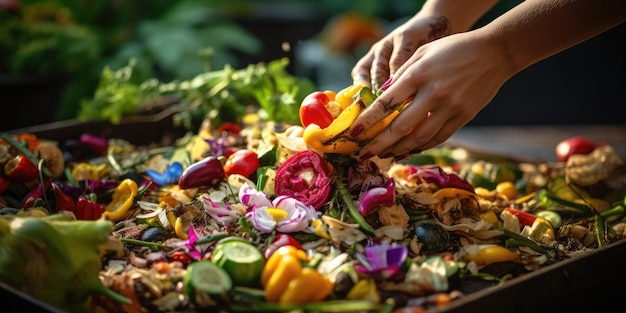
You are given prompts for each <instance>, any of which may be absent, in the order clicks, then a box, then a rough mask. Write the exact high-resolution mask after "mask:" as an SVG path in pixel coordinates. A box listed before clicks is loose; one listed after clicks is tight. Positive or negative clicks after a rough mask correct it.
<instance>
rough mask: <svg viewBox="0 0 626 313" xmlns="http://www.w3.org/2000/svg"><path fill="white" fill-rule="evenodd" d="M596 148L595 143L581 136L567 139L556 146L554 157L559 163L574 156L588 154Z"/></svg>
mask: <svg viewBox="0 0 626 313" xmlns="http://www.w3.org/2000/svg"><path fill="white" fill-rule="evenodd" d="M595 148H596V144H595V142H593V141H591V140H590V139H588V138H586V137H583V136H574V137H570V138H567V139H565V140H563V141H561V142H559V143H558V144H557V145H556V157H557V159H558V160H559V161H561V162H567V159H569V157H570V156H571V155H574V154H589V153H591V152H592V151H593V150H594V149H595Z"/></svg>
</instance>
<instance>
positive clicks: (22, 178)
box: [4, 154, 39, 182]
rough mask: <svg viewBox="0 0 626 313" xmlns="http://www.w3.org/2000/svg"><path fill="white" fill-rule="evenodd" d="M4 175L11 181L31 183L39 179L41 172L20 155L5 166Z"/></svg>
mask: <svg viewBox="0 0 626 313" xmlns="http://www.w3.org/2000/svg"><path fill="white" fill-rule="evenodd" d="M4 174H5V175H6V177H7V178H9V179H10V180H14V181H17V182H29V181H33V180H35V179H37V176H39V170H37V166H36V165H35V164H33V162H31V161H30V160H29V159H28V158H27V157H25V156H23V155H21V154H18V155H16V156H15V157H13V158H11V159H9V161H7V163H5V164H4Z"/></svg>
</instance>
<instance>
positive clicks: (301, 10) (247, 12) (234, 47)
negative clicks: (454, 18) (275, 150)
mask: <svg viewBox="0 0 626 313" xmlns="http://www.w3.org/2000/svg"><path fill="white" fill-rule="evenodd" d="M422 2H423V1H419V0H418V1H415V0H389V1H379V0H355V1H353V0H317V1H316V0H181V1H171V0H145V1H144V0H142V1H134V0H114V1H111V0H90V1H84V0H5V1H2V4H3V5H7V4H8V5H14V6H15V7H16V8H31V7H33V8H34V7H39V8H44V7H47V8H48V9H46V10H43V9H40V12H39V13H38V14H34V15H32V16H40V17H41V16H54V18H55V19H54V21H56V22H59V21H63V19H65V21H66V22H67V23H66V24H67V25H69V24H71V25H73V28H72V29H71V30H68V29H67V28H65V27H66V24H63V23H58V24H57V25H56V26H54V27H53V26H45V27H33V35H32V36H35V35H34V34H35V33H37V34H38V35H37V36H39V37H38V38H40V39H43V38H47V40H41V41H38V42H37V43H35V41H34V40H29V41H30V44H29V47H27V48H26V47H25V48H22V49H21V50H18V49H10V48H8V47H9V45H11V44H12V42H13V40H15V39H16V38H18V37H17V36H15V35H14V33H15V30H14V29H13V30H11V29H12V28H13V27H14V26H12V25H11V23H4V22H5V18H8V17H10V16H11V14H14V10H12V9H6V8H2V7H1V6H0V18H2V20H0V22H2V25H0V51H2V52H0V53H3V54H0V57H2V62H5V60H9V59H10V58H9V57H8V56H11V57H17V54H15V55H14V54H13V52H14V51H21V53H20V55H21V57H20V58H18V59H15V60H13V61H10V62H11V63H12V65H10V66H9V65H5V64H6V63H5V64H2V66H3V67H4V68H2V70H1V71H0V72H4V71H6V69H8V68H14V69H15V70H17V69H18V68H22V69H25V68H29V69H30V71H35V70H34V68H36V67H37V66H39V69H38V70H36V71H42V72H44V71H48V70H49V71H53V70H54V71H56V70H61V69H64V70H66V71H69V72H72V75H71V76H70V77H69V79H70V81H69V84H68V85H67V86H66V88H65V89H64V94H63V97H62V100H61V104H60V105H59V108H58V109H57V112H56V113H55V120H63V119H70V118H75V117H76V115H77V113H78V111H79V106H80V103H81V101H82V100H83V99H88V98H91V97H93V95H94V92H95V90H96V88H97V85H98V81H99V79H100V74H101V73H102V71H103V70H104V68H106V67H109V68H111V69H117V68H121V67H124V66H125V65H126V64H127V63H128V60H130V59H131V58H134V59H135V60H136V61H135V62H136V63H135V67H134V72H135V74H134V75H133V79H136V80H137V81H135V83H138V82H141V81H143V80H145V79H148V78H151V77H153V78H157V79H159V80H161V81H164V82H167V81H173V80H184V79H190V78H192V77H194V76H195V75H198V74H200V73H203V72H206V71H211V70H212V69H220V68H223V67H224V66H225V65H231V66H233V67H235V68H240V67H243V66H245V65H246V64H240V63H239V62H241V60H245V58H244V59H239V58H241V56H242V55H244V56H245V55H254V54H257V53H258V52H259V50H260V49H262V48H263V44H264V43H263V42H261V41H260V40H259V39H258V38H255V37H254V36H252V35H250V32H249V31H250V29H243V28H242V27H241V26H240V25H239V24H238V23H237V22H238V21H240V20H254V19H257V18H264V17H265V18H267V17H270V18H271V20H275V19H278V20H281V19H290V20H291V21H298V20H302V19H319V20H328V19H330V18H332V17H333V16H335V15H337V14H340V13H342V12H346V11H352V12H358V13H360V14H363V15H365V16H377V17H381V18H385V19H393V18H396V17H399V16H406V15H410V14H412V13H414V12H415V11H416V10H417V9H418V8H419V7H420V6H421V3H422ZM49 8H57V10H56V12H57V14H54V15H51V13H50V12H52V11H54V10H52V9H49ZM48 22H51V19H50V18H48ZM61 25H63V27H62V26H61ZM255 30H256V29H255ZM256 31H258V30H256ZM31 38H34V37H31ZM51 38H55V39H51ZM303 39H306V38H303ZM51 47H55V48H56V49H57V50H61V52H62V53H61V54H58V55H51V54H49V53H43V51H44V50H45V48H51ZM60 47H62V49H59V48H60ZM7 51H9V52H7ZM69 55H72V57H68V56H69ZM31 57H33V58H38V61H37V62H39V63H40V64H39V65H37V66H36V65H35V63H37V62H34V61H32V60H34V59H30V58H31ZM27 59H28V60H30V61H27ZM265 61H270V60H265ZM291 61H292V64H293V63H294V60H291ZM7 62H8V61H7Z"/></svg>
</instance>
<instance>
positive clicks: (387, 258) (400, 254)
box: [354, 242, 409, 279]
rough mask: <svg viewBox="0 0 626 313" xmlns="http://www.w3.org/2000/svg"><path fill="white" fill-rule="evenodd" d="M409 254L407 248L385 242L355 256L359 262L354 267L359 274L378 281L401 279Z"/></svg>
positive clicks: (367, 248) (369, 247)
mask: <svg viewBox="0 0 626 313" xmlns="http://www.w3.org/2000/svg"><path fill="white" fill-rule="evenodd" d="M408 253H409V250H408V248H407V247H406V246H403V245H400V244H396V245H390V244H389V243H388V242H383V243H381V244H377V245H373V246H368V247H365V253H361V252H357V253H356V254H355V256H356V259H357V260H358V261H359V262H358V264H356V265H355V266H354V267H355V268H356V270H357V271H358V272H359V273H361V274H363V275H365V276H369V277H372V278H376V279H396V278H400V277H401V276H402V275H401V274H402V272H401V269H402V265H403V264H404V261H406V259H407V257H408Z"/></svg>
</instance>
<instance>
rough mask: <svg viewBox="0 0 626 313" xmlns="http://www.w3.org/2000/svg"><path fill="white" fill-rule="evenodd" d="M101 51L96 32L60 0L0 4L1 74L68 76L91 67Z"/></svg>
mask: <svg viewBox="0 0 626 313" xmlns="http://www.w3.org/2000/svg"><path fill="white" fill-rule="evenodd" d="M99 53H100V51H99V43H98V39H97V37H96V35H95V34H94V33H93V32H92V31H91V30H90V29H89V28H88V27H86V26H85V25H81V24H78V23H76V22H75V21H74V19H73V17H72V13H71V12H70V10H68V9H67V8H66V7H64V6H62V5H60V4H59V3H57V2H38V3H28V4H27V3H21V2H20V1H17V0H14V1H4V2H3V3H2V6H0V74H3V75H7V76H9V77H24V76H67V75H70V74H74V73H77V72H79V71H81V70H84V69H85V68H87V67H90V66H91V65H92V64H94V63H95V62H96V61H97V60H98V58H99Z"/></svg>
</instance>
